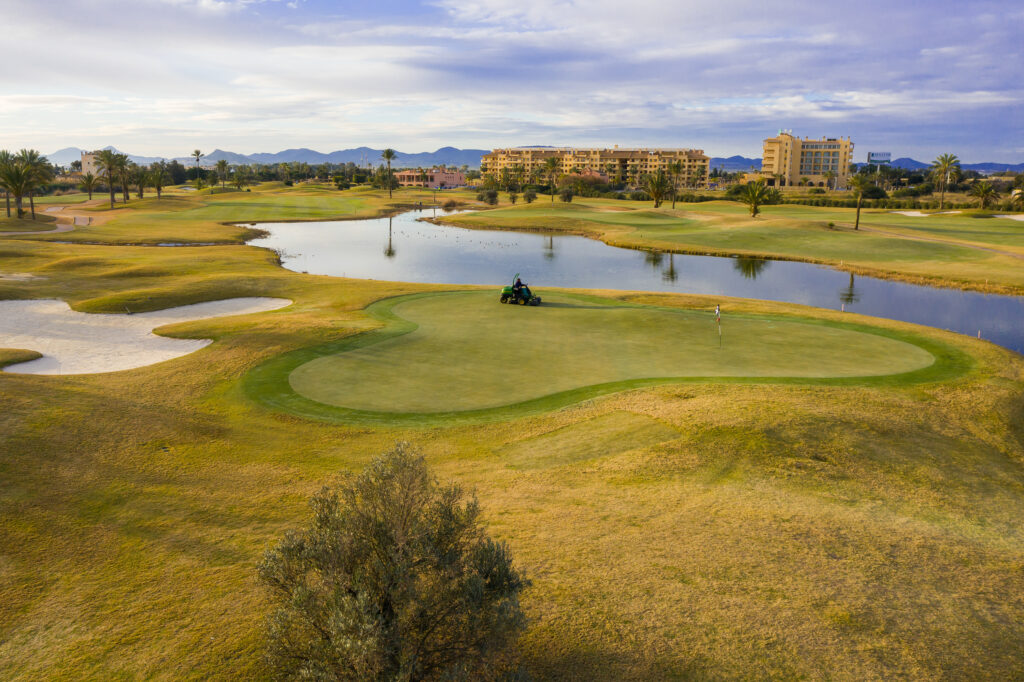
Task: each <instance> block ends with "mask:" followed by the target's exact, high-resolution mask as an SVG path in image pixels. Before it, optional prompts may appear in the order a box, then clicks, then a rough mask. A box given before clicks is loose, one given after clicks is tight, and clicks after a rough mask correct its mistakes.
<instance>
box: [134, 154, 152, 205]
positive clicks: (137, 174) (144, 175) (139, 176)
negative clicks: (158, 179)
mask: <svg viewBox="0 0 1024 682" xmlns="http://www.w3.org/2000/svg"><path fill="white" fill-rule="evenodd" d="M132 180H134V181H135V187H136V188H137V189H138V191H139V198H140V199H142V198H143V194H145V191H146V184H147V183H148V182H149V173H148V172H147V171H146V168H145V167H143V166H137V165H135V164H134V163H133V164H132Z"/></svg>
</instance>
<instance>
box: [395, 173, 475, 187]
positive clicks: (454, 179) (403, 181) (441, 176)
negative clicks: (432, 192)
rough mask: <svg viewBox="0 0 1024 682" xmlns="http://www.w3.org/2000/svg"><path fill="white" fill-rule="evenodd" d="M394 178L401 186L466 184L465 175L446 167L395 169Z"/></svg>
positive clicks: (460, 185) (456, 185)
mask: <svg viewBox="0 0 1024 682" xmlns="http://www.w3.org/2000/svg"><path fill="white" fill-rule="evenodd" d="M395 179H396V180H398V184H399V185H402V186H403V187H427V188H429V189H444V188H446V187H462V186H463V185H465V184H466V176H465V175H463V174H462V173H460V172H459V171H457V170H451V169H448V168H431V169H430V170H419V169H417V170H401V171H396V172H395Z"/></svg>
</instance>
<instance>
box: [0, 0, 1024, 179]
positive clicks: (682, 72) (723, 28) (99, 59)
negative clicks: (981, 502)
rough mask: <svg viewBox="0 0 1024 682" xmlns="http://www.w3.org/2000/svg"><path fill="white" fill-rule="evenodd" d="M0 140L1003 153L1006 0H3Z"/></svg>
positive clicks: (152, 151)
mask: <svg viewBox="0 0 1024 682" xmlns="http://www.w3.org/2000/svg"><path fill="white" fill-rule="evenodd" d="M0 17H2V18H3V29H2V35H3V39H2V40H0V57H2V58H3V62H2V63H3V64H5V68H4V69H2V70H0V149H20V148H23V147H28V148H35V149H39V150H40V151H42V152H43V153H52V152H53V151H56V150H58V149H60V148H63V147H71V146H74V147H83V148H87V149H91V148H97V147H103V146H106V145H114V146H116V147H118V148H119V149H121V150H122V151H127V152H130V153H132V154H140V155H148V156H168V157H170V156H186V155H188V154H189V153H190V152H191V151H192V150H193V149H196V148H199V149H201V150H203V151H213V149H215V148H220V149H224V150H228V151H234V152H238V153H242V154H249V153H256V152H276V151H280V150H282V149H287V148H293V147H309V148H312V149H316V150H318V151H323V152H329V151H334V150H337V149H345V148H350V147H358V146H363V145H365V146H369V147H375V148H381V147H393V148H395V149H398V150H400V151H403V152H421V151H433V150H434V149H437V148H438V147H441V146H454V147H460V148H480V149H489V148H493V147H500V146H510V145H527V144H546V145H568V146H611V145H614V144H618V145H620V146H623V147H625V146H669V147H690V148H698V149H703V150H704V151H705V152H706V153H707V154H708V155H710V156H731V155H734V154H742V155H744V156H749V157H760V155H761V141H762V140H763V139H764V138H766V137H771V136H773V135H775V134H776V133H777V132H778V131H779V130H780V129H788V130H792V131H793V133H794V134H795V135H797V136H801V137H803V136H810V137H822V136H828V137H840V136H843V137H845V136H849V137H851V138H852V139H853V141H854V143H855V145H856V149H855V160H857V161H862V160H863V158H864V156H865V155H866V154H867V152H868V151H881V152H886V151H887V152H891V153H892V154H893V158H897V157H902V156H910V157H913V158H917V159H918V160H923V161H930V160H932V159H934V158H935V157H936V156H937V155H939V154H942V153H946V152H952V153H954V154H957V155H958V156H959V157H960V158H961V159H962V160H964V161H966V162H980V161H995V162H1005V163H1019V162H1024V79H1022V75H1024V39H1022V37H1021V36H1024V2H1022V1H1021V0H1000V1H986V0H956V1H955V2H954V1H950V0H927V1H922V0H900V1H897V2H893V0H884V1H877V0H860V1H859V2H823V1H822V0H814V1H813V2H803V1H793V2H774V3H769V2H764V1H757V2H753V1H750V0H719V1H717V2H706V1H701V2H693V1H691V0H660V1H659V0H628V1H623V0H587V1H583V0H514V1H506V0H429V1H423V2H413V1H411V0H369V1H367V0H364V1H362V2H347V1H343V2H328V1H326V0H48V1H45V2H41V1H40V0H0Z"/></svg>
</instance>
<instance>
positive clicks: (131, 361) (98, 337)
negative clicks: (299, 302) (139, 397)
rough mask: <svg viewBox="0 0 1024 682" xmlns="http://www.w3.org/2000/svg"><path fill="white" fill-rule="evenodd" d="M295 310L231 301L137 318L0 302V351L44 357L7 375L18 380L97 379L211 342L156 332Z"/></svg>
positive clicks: (274, 301)
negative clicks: (212, 320)
mask: <svg viewBox="0 0 1024 682" xmlns="http://www.w3.org/2000/svg"><path fill="white" fill-rule="evenodd" d="M287 305H291V301H289V300H288V299H284V298H256V297H254V298H231V299H227V300H223V301H209V302H206V303H196V304H193V305H186V306H181V307H178V308H168V309H166V310H155V311H153V312H149V313H136V314H134V315H127V314H125V315H97V314H89V313H79V312H76V311H74V310H71V308H70V307H68V304H67V303H65V302H64V301H57V300H53V299H44V300H30V301H0V348H23V349H25V350H34V351H38V352H40V353H42V354H43V357H41V358H39V359H37V360H32V361H30V362H22V363H19V364H17V365H11V366H9V367H7V368H6V369H5V370H4V371H6V372H13V373H16V374H93V373H96V372H116V371H119V370H122V369H133V368H135V367H145V366H146V365H152V364H155V363H157V362H163V361H165V360H171V359H173V358H177V357H181V356H182V355H188V354H189V353H192V352H195V351H197V350H199V349H200V348H202V347H203V346H206V345H208V344H210V343H211V341H210V340H209V339H172V338H168V337H165V336H157V335H156V334H154V333H153V330H154V329H156V328H157V327H162V326H164V325H167V324H175V323H178V322H188V321H191V320H201V319H204V318H208V317H221V316H224V315H247V314H249V313H262V312H266V311H268V310H276V309H278V308H283V307H285V306H287Z"/></svg>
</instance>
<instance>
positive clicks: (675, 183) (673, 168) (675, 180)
mask: <svg viewBox="0 0 1024 682" xmlns="http://www.w3.org/2000/svg"><path fill="white" fill-rule="evenodd" d="M668 174H669V175H670V176H672V208H673V209H674V208H675V207H676V195H677V194H679V176H680V175H682V174H683V162H682V161H673V162H672V163H670V164H669V165H668ZM655 208H657V206H655Z"/></svg>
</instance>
